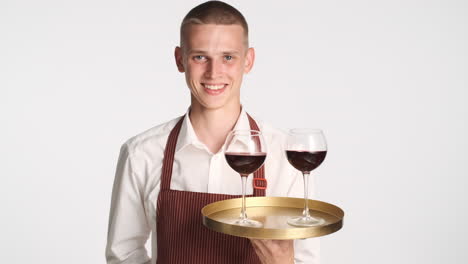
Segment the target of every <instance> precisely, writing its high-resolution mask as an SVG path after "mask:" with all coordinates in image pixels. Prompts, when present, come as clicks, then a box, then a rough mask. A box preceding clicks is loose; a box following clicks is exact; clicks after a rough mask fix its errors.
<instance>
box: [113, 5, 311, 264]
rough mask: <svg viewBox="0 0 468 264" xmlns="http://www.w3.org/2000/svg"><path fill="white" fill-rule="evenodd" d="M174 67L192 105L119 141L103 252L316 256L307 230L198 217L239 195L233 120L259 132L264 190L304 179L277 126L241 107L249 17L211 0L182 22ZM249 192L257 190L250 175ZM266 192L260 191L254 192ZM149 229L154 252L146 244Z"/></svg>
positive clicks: (138, 257) (249, 51) (204, 257)
mask: <svg viewBox="0 0 468 264" xmlns="http://www.w3.org/2000/svg"><path fill="white" fill-rule="evenodd" d="M175 60H176V64H177V68H178V70H179V71H180V72H181V73H185V79H186V82H187V86H188V87H189V88H190V91H191V105H190V108H189V110H188V112H187V114H186V115H185V116H183V117H182V118H176V119H174V120H172V121H169V122H167V123H165V124H162V125H159V126H157V127H154V128H152V129H150V130H148V131H146V132H144V133H142V134H140V135H138V136H136V137H134V138H132V139H130V140H129V141H127V142H126V143H125V144H124V145H123V146H122V149H121V153H120V158H119V162H118V166H117V172H116V179H115V183H114V189H113V195H112V205H111V212H110V220H109V232H108V244H107V248H106V258H107V262H108V263H109V264H117V263H138V264H140V263H272V264H274V263H281V264H287V263H295V262H296V263H309V264H313V263H318V253H317V250H318V245H317V241H316V240H314V239H308V240H298V241H296V242H294V243H293V241H291V240H283V241H281V240H251V241H249V240H248V239H243V238H237V237H232V236H228V235H223V234H219V233H216V232H213V231H211V230H208V229H207V228H205V227H204V226H203V225H202V224H201V214H200V209H201V207H203V206H204V205H206V204H207V203H209V202H213V201H216V200H221V199H226V198H229V197H230V196H232V195H239V194H240V189H241V188H240V180H239V176H238V174H237V173H236V172H234V171H233V170H232V169H231V168H230V167H229V166H228V165H227V163H226V161H225V159H224V155H223V153H222V147H223V144H224V141H225V139H226V137H227V134H228V133H229V131H231V130H233V129H250V128H254V129H260V130H261V131H262V132H263V133H264V135H265V141H266V144H267V151H268V155H267V159H266V162H265V173H264V175H261V176H260V177H265V178H266V180H267V181H268V188H267V190H266V195H267V196H297V197H301V196H302V195H303V193H302V178H301V177H300V176H299V175H298V174H299V173H298V172H297V171H295V170H294V169H293V168H292V167H291V166H290V165H289V164H288V163H287V160H286V158H285V156H284V146H283V142H284V139H285V135H284V134H283V133H282V132H280V131H278V130H275V129H273V128H271V127H270V126H268V125H266V124H264V123H260V122H258V123H257V122H256V121H255V120H254V119H252V118H251V117H250V116H249V115H248V114H247V113H246V112H245V110H244V109H243V108H242V106H241V103H240V87H241V83H242V78H243V75H244V74H246V73H248V72H249V71H250V70H251V69H252V66H253V64H254V60H255V52H254V49H253V48H249V46H248V26H247V23H246V21H245V19H244V17H243V16H242V14H241V13H240V12H239V11H237V10H236V9H235V8H233V7H232V6H230V5H228V4H225V3H223V2H219V1H210V2H206V3H204V4H201V5H199V6H197V7H195V8H194V9H192V10H191V11H190V12H189V13H188V14H187V16H186V17H185V18H184V20H183V22H182V26H181V40H180V47H177V48H176V49H175ZM247 193H248V194H254V195H256V194H258V193H261V192H259V191H258V190H256V189H255V190H254V188H253V187H252V178H251V177H249V181H248V188H247ZM260 195H265V193H263V194H260ZM150 232H152V234H153V236H152V259H151V260H150V259H149V257H148V256H147V252H146V250H145V243H146V241H147V239H148V237H149V234H150Z"/></svg>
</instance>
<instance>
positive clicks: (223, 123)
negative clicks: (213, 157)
mask: <svg viewBox="0 0 468 264" xmlns="http://www.w3.org/2000/svg"><path fill="white" fill-rule="evenodd" d="M240 112H241V106H240V104H237V105H234V106H232V107H229V108H226V107H223V108H220V109H206V108H203V107H200V106H199V105H197V104H192V106H191V108H190V114H189V117H190V122H191V123H192V126H193V129H194V131H195V134H196V135H197V137H198V139H199V140H200V141H201V142H203V144H205V145H206V146H207V147H208V149H209V150H210V151H211V152H212V153H217V152H218V151H219V150H220V149H221V147H222V146H223V144H224V141H225V140H226V137H227V135H228V134H229V132H230V131H231V130H232V129H233V128H234V126H235V125H236V122H237V119H238V118H239V115H240Z"/></svg>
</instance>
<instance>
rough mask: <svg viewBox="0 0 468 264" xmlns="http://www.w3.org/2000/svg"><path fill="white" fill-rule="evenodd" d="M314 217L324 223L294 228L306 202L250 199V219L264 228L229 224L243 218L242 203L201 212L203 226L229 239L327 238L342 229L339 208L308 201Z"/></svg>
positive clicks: (226, 203)
mask: <svg viewBox="0 0 468 264" xmlns="http://www.w3.org/2000/svg"><path fill="white" fill-rule="evenodd" d="M308 202H309V210H310V214H311V215H312V216H317V217H321V218H323V219H324V220H325V223H324V224H323V225H321V226H315V227H295V226H291V225H288V223H287V219H288V218H289V217H291V216H301V215H302V211H303V209H304V199H301V198H290V197H248V198H246V207H247V216H248V217H249V218H250V219H253V220H257V221H260V222H262V223H263V227H262V228H255V227H245V226H238V225H233V224H229V221H230V220H231V221H232V219H236V218H238V217H239V215H240V210H241V206H242V199H241V198H237V199H229V200H223V201H219V202H214V203H211V204H208V205H206V206H205V207H203V208H202V210H201V212H202V215H203V224H204V225H205V226H206V227H208V228H209V229H211V230H214V231H217V232H221V233H224V234H228V235H233V236H238V237H246V238H257V239H302V238H310V237H319V236H325V235H328V234H331V233H334V232H336V231H338V230H340V229H341V227H342V226H343V217H344V212H343V210H341V209H340V208H339V207H337V206H335V205H333V204H329V203H325V202H321V201H317V200H308Z"/></svg>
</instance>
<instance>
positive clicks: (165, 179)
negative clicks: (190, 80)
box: [161, 114, 266, 196]
mask: <svg viewBox="0 0 468 264" xmlns="http://www.w3.org/2000/svg"><path fill="white" fill-rule="evenodd" d="M184 117H185V116H182V117H181V118H180V119H179V121H178V122H177V124H176V125H175V127H174V128H173V129H172V131H171V133H170V134H169V137H168V139H167V143H166V148H165V149H164V159H163V166H162V174H161V190H169V189H170V187H171V179H172V167H173V165H174V155H175V149H176V145H177V139H178V137H179V133H180V129H181V127H182V123H183V121H184ZM247 117H248V119H249V124H250V129H252V130H258V131H260V128H259V127H258V125H257V123H256V122H255V120H253V118H252V117H251V116H250V115H249V114H247ZM259 179H260V180H259ZM253 183H254V196H265V189H266V180H265V165H263V166H262V167H260V169H258V170H257V171H256V172H254V179H253Z"/></svg>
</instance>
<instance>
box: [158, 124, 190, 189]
mask: <svg viewBox="0 0 468 264" xmlns="http://www.w3.org/2000/svg"><path fill="white" fill-rule="evenodd" d="M183 122H184V116H182V117H181V118H180V119H179V121H178V122H177V124H176V125H175V127H174V128H173V129H172V131H171V133H170V134H169V137H168V139H167V142H166V148H165V149H164V160H163V166H162V173H161V190H169V189H170V187H171V178H172V167H173V164H174V154H175V149H176V145H177V138H179V132H180V128H181V127H182V123H183Z"/></svg>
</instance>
